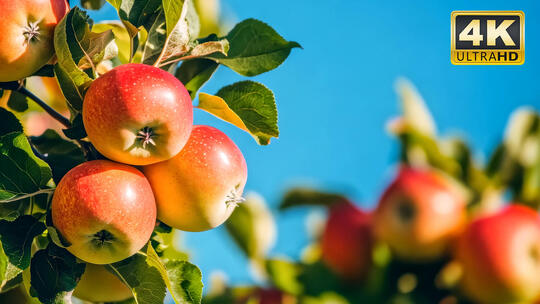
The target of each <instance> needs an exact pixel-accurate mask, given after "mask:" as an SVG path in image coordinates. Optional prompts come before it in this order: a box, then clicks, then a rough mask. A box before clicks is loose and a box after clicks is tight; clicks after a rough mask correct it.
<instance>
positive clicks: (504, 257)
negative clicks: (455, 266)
mask: <svg viewBox="0 0 540 304" xmlns="http://www.w3.org/2000/svg"><path fill="white" fill-rule="evenodd" d="M456 260H457V262H458V263H460V264H461V266H462V268H463V275H462V278H461V283H460V286H461V288H462V290H463V292H464V293H465V294H466V295H467V296H469V297H470V298H471V299H472V300H475V301H477V302H479V303H493V304H495V303H531V302H533V301H534V300H535V299H538V297H539V296H540V218H539V217H538V213H537V212H536V211H534V210H532V209H530V208H528V207H525V206H519V205H510V206H507V207H505V208H504V209H502V210H500V211H498V212H496V213H495V214H490V215H485V216H482V217H479V218H477V219H475V220H474V221H472V222H471V223H470V224H469V225H468V227H467V228H466V230H465V231H464V232H463V234H462V235H461V237H460V238H459V240H458V243H457V248H456Z"/></svg>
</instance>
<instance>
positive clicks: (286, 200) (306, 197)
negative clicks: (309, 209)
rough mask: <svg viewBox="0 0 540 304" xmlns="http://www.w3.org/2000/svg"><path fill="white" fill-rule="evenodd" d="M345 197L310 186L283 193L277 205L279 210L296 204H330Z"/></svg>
mask: <svg viewBox="0 0 540 304" xmlns="http://www.w3.org/2000/svg"><path fill="white" fill-rule="evenodd" d="M345 199H346V198H345V197H344V196H343V195H341V194H338V193H329V192H323V191H319V190H315V189H311V188H294V189H291V190H289V191H287V193H286V194H285V196H284V197H283V200H282V201H281V203H280V205H279V209H280V210H285V209H289V208H291V207H297V206H330V205H332V204H334V203H338V202H340V201H343V200H345Z"/></svg>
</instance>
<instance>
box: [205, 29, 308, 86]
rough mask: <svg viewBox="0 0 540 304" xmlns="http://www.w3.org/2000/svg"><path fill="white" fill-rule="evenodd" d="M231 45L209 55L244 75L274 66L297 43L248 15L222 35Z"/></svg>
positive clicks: (257, 72)
mask: <svg viewBox="0 0 540 304" xmlns="http://www.w3.org/2000/svg"><path fill="white" fill-rule="evenodd" d="M225 38H227V40H229V44H230V49H229V52H228V54H227V56H225V55H223V54H219V53H216V54H213V55H210V56H208V58H211V59H214V60H216V61H217V62H219V63H221V64H223V65H226V66H228V67H229V68H231V69H233V70H234V71H236V72H237V73H239V74H241V75H245V76H255V75H258V74H261V73H264V72H267V71H270V70H273V69H275V68H277V67H278V66H279V65H280V64H281V63H282V62H283V61H285V59H287V57H288V56H289V53H290V52H291V49H293V48H297V47H301V46H300V44H298V43H297V42H293V41H287V40H285V39H283V37H281V36H280V35H279V34H278V33H277V32H276V31H275V30H274V29H273V28H271V27H270V26H269V25H267V24H266V23H264V22H261V21H259V20H255V19H247V20H244V21H242V22H240V23H238V24H237V25H236V26H235V27H234V28H233V29H232V31H231V32H230V33H229V34H228V35H227V36H226V37H225Z"/></svg>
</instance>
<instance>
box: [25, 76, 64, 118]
mask: <svg viewBox="0 0 540 304" xmlns="http://www.w3.org/2000/svg"><path fill="white" fill-rule="evenodd" d="M26 88H27V89H28V90H29V91H30V92H32V93H34V94H35V95H36V96H37V97H39V98H40V99H41V100H45V101H47V104H49V105H50V106H51V107H53V108H54V109H55V110H57V111H59V112H64V111H67V110H68V107H67V103H66V98H65V97H64V94H63V93H62V89H60V85H59V84H58V81H57V80H56V78H55V77H38V76H32V77H28V78H27V79H26ZM68 114H69V113H68Z"/></svg>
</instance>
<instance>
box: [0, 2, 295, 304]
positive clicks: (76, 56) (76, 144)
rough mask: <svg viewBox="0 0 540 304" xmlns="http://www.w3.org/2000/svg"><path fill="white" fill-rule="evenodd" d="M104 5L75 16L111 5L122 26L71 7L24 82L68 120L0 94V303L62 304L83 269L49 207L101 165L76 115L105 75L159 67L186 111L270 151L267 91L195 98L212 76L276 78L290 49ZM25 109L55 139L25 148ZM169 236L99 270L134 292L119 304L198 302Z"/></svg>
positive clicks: (271, 112) (16, 86)
mask: <svg viewBox="0 0 540 304" xmlns="http://www.w3.org/2000/svg"><path fill="white" fill-rule="evenodd" d="M107 2H108V3H109V4H105V2H104V1H100V0H98V1H94V0H90V1H88V0H86V1H84V0H83V1H81V6H82V7H83V8H86V9H99V8H101V6H102V5H112V6H113V7H114V8H115V9H116V10H117V11H118V16H119V18H120V21H118V22H117V21H113V22H103V23H97V24H94V22H93V21H92V20H91V19H90V18H89V17H88V16H87V14H86V12H85V11H84V9H81V8H79V7H78V6H76V5H75V4H74V3H71V9H70V10H69V12H67V14H66V15H65V16H64V17H63V18H62V19H61V20H60V21H59V23H58V24H57V26H56V27H55V29H54V38H53V45H54V52H55V57H54V58H55V60H54V61H50V63H54V64H47V65H44V66H42V67H37V68H36V69H39V70H38V71H37V72H35V73H34V74H33V75H38V76H43V77H54V78H56V80H57V81H58V84H59V85H60V88H61V91H62V94H63V95H64V97H65V99H66V102H67V107H68V108H69V112H70V117H69V119H66V118H63V117H61V116H58V114H57V113H55V112H54V111H50V109H47V106H46V105H43V101H41V103H40V100H39V99H38V98H36V96H35V95H34V94H33V93H32V92H30V91H28V90H27V89H26V88H25V83H26V80H25V79H20V80H19V79H14V80H16V81H11V82H4V83H0V88H2V89H3V90H2V94H3V99H7V106H8V108H9V110H7V109H5V108H0V121H2V123H1V125H0V218H1V220H0V240H1V243H0V244H1V247H0V248H1V250H0V292H5V291H8V290H10V289H13V288H15V287H18V286H20V285H21V284H22V285H24V287H25V288H26V289H28V290H29V292H30V294H31V295H32V296H33V297H35V298H37V299H39V301H41V302H42V303H71V294H72V293H73V290H74V289H75V287H76V286H77V283H78V281H79V279H80V278H81V276H82V275H83V273H84V271H85V267H86V264H85V263H84V262H83V261H81V260H79V259H77V258H76V257H75V256H73V255H72V254H71V253H69V251H68V250H66V249H65V248H69V246H70V245H71V244H70V243H68V242H67V241H66V240H65V238H64V237H63V236H62V235H61V234H60V233H59V231H57V230H56V229H55V228H54V225H53V222H52V217H51V210H50V209H51V198H52V196H53V193H54V191H55V185H57V184H58V183H59V181H60V180H61V178H62V177H63V176H64V175H65V174H66V173H67V172H68V171H69V170H71V169H72V168H73V167H75V166H77V165H79V164H81V163H83V162H85V161H89V160H94V159H103V158H104V157H103V155H101V154H100V153H99V152H98V151H97V150H96V149H95V148H94V146H93V145H92V143H91V142H90V141H89V140H88V138H87V135H86V131H85V128H84V124H83V119H82V117H83V104H84V97H85V94H86V92H87V90H88V88H89V87H90V86H91V85H92V83H93V81H94V80H95V79H97V78H98V77H99V76H100V75H102V74H104V73H105V72H106V71H107V70H109V69H110V68H112V67H113V66H119V65H122V64H126V63H144V64H148V65H153V66H156V67H159V68H161V69H163V70H165V71H167V72H169V73H171V74H172V75H174V76H175V77H176V78H177V79H179V80H180V81H181V82H182V83H183V84H184V86H185V87H186V89H187V90H188V92H189V94H190V96H191V98H192V99H195V98H196V97H197V96H199V98H200V102H199V104H198V106H197V108H199V109H202V110H204V111H207V112H209V113H211V114H213V115H215V116H217V117H219V118H221V119H223V120H225V121H228V122H230V123H232V124H234V125H236V126H238V127H239V128H241V129H243V130H245V131H246V132H248V133H249V134H251V135H252V136H253V137H254V138H255V139H256V141H257V142H258V143H259V144H261V145H267V144H269V143H270V140H271V138H273V137H277V136H278V135H279V131H278V126H277V109H276V104H275V100H274V95H273V93H272V91H271V90H269V89H268V88H267V87H265V86H264V85H262V84H260V83H257V82H254V81H250V80H245V81H241V82H237V83H234V84H230V85H228V86H225V87H224V88H222V89H221V90H219V91H218V92H217V93H216V94H215V95H211V94H206V93H200V95H198V91H199V89H200V88H201V87H202V86H203V85H204V84H205V83H206V82H207V81H209V80H210V78H211V77H212V75H213V74H214V72H215V71H216V70H217V69H218V68H219V66H221V65H224V66H226V67H228V68H230V69H232V70H234V71H236V72H237V73H239V74H240V75H244V76H255V75H259V74H261V73H264V72H267V71H270V70H272V69H275V68H276V67H278V66H279V65H280V64H281V63H282V62H283V61H284V60H285V59H286V58H287V57H288V55H289V53H290V52H291V49H293V48H297V47H300V45H299V44H298V43H296V42H290V41H287V40H285V39H284V38H283V37H281V36H280V35H279V34H278V33H277V32H276V31H275V30H273V29H272V28H271V27H270V26H269V25H267V24H265V23H263V22H261V21H258V20H255V19H247V20H244V21H242V22H240V23H238V24H237V25H236V26H234V27H233V28H232V30H231V31H230V32H229V33H228V34H227V35H224V36H218V35H217V34H219V33H216V34H210V35H208V36H206V37H202V38H201V37H200V35H199V32H200V30H201V29H200V23H199V17H198V13H197V11H196V9H195V6H194V3H193V2H192V0H108V1H107ZM0 72H1V71H0ZM26 76H31V75H26ZM34 101H35V102H37V103H38V104H40V105H41V106H42V107H44V109H45V110H46V111H47V112H48V113H49V114H51V115H53V116H55V118H56V119H57V120H59V121H60V122H61V123H62V124H64V126H65V128H64V129H63V130H62V132H63V134H62V135H63V136H62V135H61V134H58V133H57V132H56V131H54V130H47V131H45V132H44V133H43V134H41V135H39V136H34V137H27V136H25V134H24V133H23V126H22V125H21V123H20V122H19V119H18V115H15V114H13V113H17V112H22V111H25V110H26V109H28V108H29V107H32V106H33V102H34ZM44 103H47V100H45V101H44ZM173 233H174V231H173V230H172V229H171V228H170V227H168V226H166V225H164V224H161V223H159V224H158V225H157V226H156V228H155V229H154V232H153V234H152V237H151V238H150V240H149V241H148V243H147V244H146V245H145V246H144V247H143V249H142V250H141V251H139V252H138V253H136V254H135V255H133V256H131V257H129V258H127V259H125V260H122V261H119V262H116V263H113V264H109V265H106V268H107V270H108V271H110V273H112V274H114V275H115V276H117V277H118V278H119V279H120V280H121V281H122V282H124V283H125V284H126V285H127V286H128V287H129V288H130V289H131V290H132V293H133V299H131V300H127V301H125V302H123V303H139V304H158V303H163V301H164V299H165V295H166V292H169V293H170V295H171V296H172V299H173V300H174V302H175V303H200V302H201V299H202V288H203V285H202V281H201V276H202V275H201V272H200V270H199V269H198V268H197V267H196V266H195V265H193V264H191V263H189V261H188V260H187V256H186V254H184V253H183V252H180V251H178V250H177V249H175V248H174V245H173V239H174V238H173ZM23 281H24V284H23Z"/></svg>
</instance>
